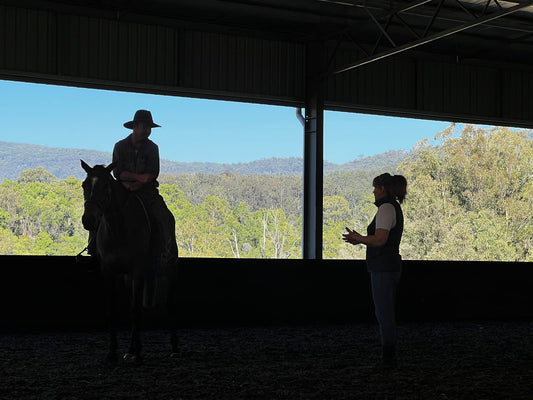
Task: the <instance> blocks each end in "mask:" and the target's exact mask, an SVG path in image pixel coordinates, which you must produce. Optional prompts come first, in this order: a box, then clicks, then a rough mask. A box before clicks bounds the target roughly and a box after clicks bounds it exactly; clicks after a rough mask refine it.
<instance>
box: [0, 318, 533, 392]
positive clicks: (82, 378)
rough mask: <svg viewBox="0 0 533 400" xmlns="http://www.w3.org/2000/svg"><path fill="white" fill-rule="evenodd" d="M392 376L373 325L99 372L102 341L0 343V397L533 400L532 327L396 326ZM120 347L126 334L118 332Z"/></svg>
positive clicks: (272, 337)
mask: <svg viewBox="0 0 533 400" xmlns="http://www.w3.org/2000/svg"><path fill="white" fill-rule="evenodd" d="M399 335H400V341H401V345H400V346H399V356H400V362H399V367H398V369H397V370H394V371H383V370H380V369H376V368H375V365H376V363H377V361H378V359H379V351H380V349H379V345H378V340H377V327H376V326H375V325H368V324H354V325H340V326H303V327H302V326H299V327H246V328H209V329H182V330H181V331H180V337H181V354H180V357H178V358H175V359H174V358H170V357H169V346H168V339H167V334H166V333H165V332H163V331H148V332H145V333H144V334H143V340H144V353H145V362H144V364H143V365H142V366H138V367H133V366H129V365H124V364H119V365H118V366H117V367H114V368H110V367H105V366H104V365H103V363H102V360H103V358H104V356H105V350H106V346H107V334H106V333H105V332H92V333H82V332H71V333H37V334H35V333H32V334H27V333H24V334H20V333H19V334H12V333H0V398H2V399H45V400H48V399H423V400H425V399H440V400H443V399H532V398H533V322H460V323H417V324H402V325H400V330H399ZM120 340H121V342H120V343H121V349H123V350H125V349H126V346H127V340H128V335H127V333H126V332H123V333H121V335H120Z"/></svg>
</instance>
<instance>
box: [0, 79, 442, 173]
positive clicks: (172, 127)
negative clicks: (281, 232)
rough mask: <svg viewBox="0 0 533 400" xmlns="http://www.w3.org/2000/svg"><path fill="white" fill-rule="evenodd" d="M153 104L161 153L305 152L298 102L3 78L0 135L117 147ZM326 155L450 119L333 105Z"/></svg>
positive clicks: (409, 135) (229, 157) (193, 157)
mask: <svg viewBox="0 0 533 400" xmlns="http://www.w3.org/2000/svg"><path fill="white" fill-rule="evenodd" d="M140 108H144V109H149V110H151V111H152V114H153V116H154V121H155V122H156V123H158V124H160V125H162V127H161V128H157V129H153V130H152V136H151V139H152V140H154V141H155V142H156V143H157V144H158V145H159V149H160V156H161V158H164V159H168V160H173V161H184V162H191V161H208V162H217V163H237V162H249V161H253V160H258V159H263V158H270V157H302V152H303V128H302V126H301V124H300V122H299V121H298V119H297V118H296V109H295V108H290V107H278V106H266V105H259V104H248V103H238V102H225V101H215V100H203V99H192V98H184V97H173V96H159V95H147V94H137V93H127V92H116V91H106V90H94V89H81V88H73V87H62V86H53V85H42V84H29V83H21V82H11V81H3V80H0V110H1V111H2V128H1V130H0V132H1V133H0V140H1V141H6V142H17V143H31V144H40V145H45V146H52V147H68V148H81V149H94V150H102V151H111V150H112V149H113V145H114V143H115V142H117V141H118V140H120V139H122V138H124V137H126V136H127V135H128V134H129V132H130V131H129V130H127V129H126V128H124V127H123V126H122V124H123V123H124V122H126V121H129V120H131V119H132V118H133V114H134V113H135V110H137V109H140ZM324 119H325V124H324V159H325V160H327V161H330V162H335V163H339V164H340V163H345V162H348V161H352V160H354V159H356V158H358V157H360V156H370V155H374V154H378V153H383V152H386V151H388V150H400V149H402V150H410V149H411V148H412V147H413V146H414V145H415V144H416V143H417V142H418V141H419V140H422V139H424V138H429V139H433V137H434V135H435V134H436V133H437V132H440V131H442V130H443V129H444V128H446V127H447V126H448V125H449V123H447V122H440V121H427V120H417V119H406V118H393V117H383V116H373V115H365V114H354V113H341V112H330V111H328V112H326V113H325V116H324Z"/></svg>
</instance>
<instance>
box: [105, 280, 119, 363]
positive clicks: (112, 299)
mask: <svg viewBox="0 0 533 400" xmlns="http://www.w3.org/2000/svg"><path fill="white" fill-rule="evenodd" d="M104 290H105V307H106V317H107V325H108V329H109V351H108V353H107V356H106V358H105V362H106V364H116V363H117V349H118V342H117V304H116V290H117V288H116V280H115V276H114V275H113V274H110V273H107V274H105V276H104Z"/></svg>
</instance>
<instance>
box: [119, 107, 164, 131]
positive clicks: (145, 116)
mask: <svg viewBox="0 0 533 400" xmlns="http://www.w3.org/2000/svg"><path fill="white" fill-rule="evenodd" d="M135 122H144V123H147V124H148V126H149V127H150V128H160V127H161V125H157V124H156V123H154V120H153V119H152V113H151V112H150V111H148V110H137V111H136V112H135V115H134V116H133V121H128V122H125V123H124V127H125V128H128V129H133V124H134V123H135Z"/></svg>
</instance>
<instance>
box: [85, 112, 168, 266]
mask: <svg viewBox="0 0 533 400" xmlns="http://www.w3.org/2000/svg"><path fill="white" fill-rule="evenodd" d="M124 127H125V128H128V129H132V133H131V134H130V135H129V136H127V137H126V138H124V139H122V140H120V141H119V142H117V143H116V144H115V147H114V149H113V166H114V168H113V175H114V176H115V179H117V180H119V181H120V182H122V184H123V186H124V187H125V188H126V189H128V190H129V191H131V192H132V193H135V194H136V195H137V196H138V198H139V199H140V200H141V201H142V203H143V205H144V207H145V209H146V212H147V214H148V217H149V219H150V224H151V227H152V240H151V247H152V254H153V259H154V262H153V265H154V266H155V267H156V268H157V267H159V266H160V265H161V263H163V264H165V263H169V262H172V261H176V260H177V258H178V247H177V244H176V233H175V220H174V217H173V215H172V213H171V212H170V210H169V209H168V208H167V206H166V204H165V201H164V199H163V197H161V195H160V194H159V190H158V186H159V183H158V181H157V177H158V176H159V148H158V146H157V145H156V144H155V143H154V142H153V141H151V140H150V139H149V136H150V134H151V133H152V128H156V127H160V125H158V124H155V123H154V121H153V119H152V114H151V113H150V111H147V110H138V111H137V112H136V113H135V116H134V117H133V120H132V121H128V122H126V123H124ZM93 237H94V232H90V233H89V245H88V248H87V252H88V253H89V255H92V256H95V255H96V244H95V240H93Z"/></svg>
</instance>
